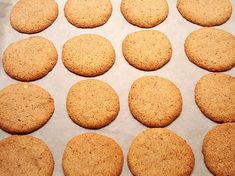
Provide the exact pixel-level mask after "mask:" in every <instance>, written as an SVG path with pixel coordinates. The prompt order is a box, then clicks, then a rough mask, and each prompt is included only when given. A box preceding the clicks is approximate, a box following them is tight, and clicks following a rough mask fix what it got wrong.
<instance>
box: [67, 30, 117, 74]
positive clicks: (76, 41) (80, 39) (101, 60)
mask: <svg viewBox="0 0 235 176" xmlns="http://www.w3.org/2000/svg"><path fill="white" fill-rule="evenodd" d="M62 55H63V56H62V57H63V63H64V65H65V67H67V68H68V69H69V70H70V71H71V72H73V73H76V74H79V75H82V76H97V75H101V74H103V73H105V72H106V71H108V70H109V69H110V68H111V67H112V66H113V64H114V62H115V51H114V48H113V46H112V44H111V43H110V42H109V41H108V40H107V39H105V38H103V37H101V36H99V35H94V34H85V35H80V36H77V37H74V38H72V39H70V40H68V41H67V42H66V43H65V44H64V47H63V54H62Z"/></svg>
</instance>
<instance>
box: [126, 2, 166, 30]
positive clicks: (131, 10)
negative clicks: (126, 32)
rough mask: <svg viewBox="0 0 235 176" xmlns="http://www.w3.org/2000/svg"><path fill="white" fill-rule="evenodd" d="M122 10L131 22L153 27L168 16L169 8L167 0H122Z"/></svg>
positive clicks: (136, 24)
mask: <svg viewBox="0 0 235 176" xmlns="http://www.w3.org/2000/svg"><path fill="white" fill-rule="evenodd" d="M121 12H122V15H123V16H124V18H125V19H126V20H127V21H128V22H129V23H131V24H133V25H135V26H138V27H142V28H151V27H154V26H157V25H158V24H160V23H162V22H163V21H164V20H165V19H166V18H167V16H168V13H169V8H168V4H167V1H166V0H122V3H121Z"/></svg>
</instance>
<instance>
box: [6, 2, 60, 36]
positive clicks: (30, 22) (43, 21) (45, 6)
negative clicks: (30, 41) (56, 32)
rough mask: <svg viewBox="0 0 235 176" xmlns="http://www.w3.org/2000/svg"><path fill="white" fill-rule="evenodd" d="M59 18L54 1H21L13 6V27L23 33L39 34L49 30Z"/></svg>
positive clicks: (11, 18) (11, 17) (11, 19)
mask: <svg viewBox="0 0 235 176" xmlns="http://www.w3.org/2000/svg"><path fill="white" fill-rule="evenodd" d="M57 16H58V5H57V3H56V2H55V1H54V0H19V1H17V3H16V4H15V5H14V6H13V8H12V11H11V16H10V21H11V26H12V27H13V28H14V29H15V30H17V31H18V32H22V33H28V34H32V33H37V32H41V31H43V30H44V29H46V28H48V27H49V26H50V25H51V24H52V23H53V22H54V21H55V19H56V18H57Z"/></svg>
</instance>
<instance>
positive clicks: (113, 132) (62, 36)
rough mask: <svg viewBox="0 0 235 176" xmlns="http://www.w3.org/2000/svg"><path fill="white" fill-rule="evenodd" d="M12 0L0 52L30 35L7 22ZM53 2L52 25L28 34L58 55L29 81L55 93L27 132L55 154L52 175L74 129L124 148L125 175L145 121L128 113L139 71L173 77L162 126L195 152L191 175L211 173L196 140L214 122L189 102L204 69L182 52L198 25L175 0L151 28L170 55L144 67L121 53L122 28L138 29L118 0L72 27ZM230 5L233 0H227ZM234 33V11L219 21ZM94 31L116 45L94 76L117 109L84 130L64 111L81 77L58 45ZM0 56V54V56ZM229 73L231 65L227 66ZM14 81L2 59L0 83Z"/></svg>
mask: <svg viewBox="0 0 235 176" xmlns="http://www.w3.org/2000/svg"><path fill="white" fill-rule="evenodd" d="M15 2H16V1H15V0H11V1H9V0H1V1H0V54H1V56H2V53H3V50H4V49H5V48H6V47H7V46H8V45H9V44H10V43H12V42H15V41H17V40H20V39H23V38H27V37H29V36H32V35H27V34H20V33H18V32H16V31H15V30H13V29H12V28H11V26H10V23H9V14H10V11H11V8H12V4H14V3H15ZM57 2H58V5H59V16H58V18H57V20H56V21H55V22H54V24H53V25H52V26H50V27H49V28H48V29H46V30H45V31H43V32H41V33H38V34H34V35H36V36H38V35H40V36H44V37H46V38H47V39H49V40H51V41H52V42H53V43H54V44H55V46H56V48H57V51H58V54H59V58H58V62H57V64H56V66H55V68H54V69H53V70H52V72H50V73H49V74H48V75H47V76H46V77H44V78H42V79H40V80H38V81H34V82H33V83H34V84H37V85H40V86H42V87H43V88H45V89H46V90H48V91H49V92H50V93H51V95H52V96H53V97H54V99H55V113H54V115H53V117H52V118H51V119H50V121H49V122H48V123H47V124H46V125H45V126H43V127H42V128H41V129H39V130H37V131H36V132H34V133H31V134H30V135H33V136H35V137H38V138H41V139H43V140H44V141H45V142H46V143H47V144H48V146H49V147H50V149H51V150H52V152H53V155H54V159H55V169H54V174H53V175H54V176H61V175H63V171H62V167H61V159H62V155H63V151H64V148H65V146H66V144H67V142H68V141H69V140H70V139H71V138H72V137H73V136H75V135H78V134H81V133H84V132H96V133H99V134H104V135H107V136H109V137H112V138H113V139H115V140H116V141H117V142H118V143H119V144H120V145H121V147H122V149H123V152H124V159H125V161H124V167H123V171H122V175H123V176H128V175H131V173H130V171H129V169H128V167H127V162H126V161H127V160H126V155H127V151H128V149H129V146H130V144H131V142H132V140H133V138H134V137H135V136H137V135H138V134H139V133H140V132H141V131H143V130H144V129H146V127H145V126H143V125H142V124H140V123H139V122H138V121H136V120H135V119H134V118H133V117H132V115H131V114H130V111H129V108H128V99H127V98H128V92H129V89H130V86H131V84H132V83H133V81H134V80H136V79H137V78H139V77H141V76H144V75H158V76H162V77H165V78H168V79H169V80H171V81H173V82H174V83H175V84H176V85H177V86H178V87H179V88H180V90H181V93H182V96H183V111H182V113H181V115H180V117H179V118H178V119H176V120H175V121H174V122H173V123H172V124H171V125H169V126H168V127H167V128H168V129H171V130H173V131H174V132H176V133H177V134H178V135H180V136H181V137H183V138H184V139H185V140H187V142H188V143H189V144H190V146H191V147H192V149H193V152H194V154H195V159H196V163H195V167H194V171H193V174H192V175H194V176H199V175H203V176H207V175H211V174H210V172H209V171H208V170H207V169H206V167H205V164H204V161H203V155H202V153H201V145H202V140H203V138H204V135H205V134H206V133H207V132H208V131H209V130H210V129H211V128H212V127H214V126H215V125H216V123H214V122H212V121H210V120H209V119H207V118H206V117H205V116H204V115H203V114H202V113H201V112H200V110H199V109H198V107H197V106H196V104H195V102H194V87H195V84H196V82H197V81H198V80H199V79H200V78H201V77H202V76H203V75H205V74H207V73H209V72H208V71H206V70H203V69H201V68H199V67H197V66H195V65H194V64H192V63H191V62H189V61H188V59H187V57H186V55H185V53H184V47H183V45H184V40H185V38H186V37H187V36H188V34H189V33H190V32H192V31H194V30H196V29H198V28H200V26H198V25H194V24H192V23H190V22H188V21H186V20H185V19H184V18H183V17H182V16H181V15H180V14H179V12H178V11H177V9H176V0H168V4H169V16H168V18H167V19H166V20H165V21H164V22H163V23H162V24H160V25H158V26H156V27H154V28H152V29H157V30H160V31H162V32H164V33H165V34H166V35H167V36H168V37H169V39H170V41H171V43H172V47H173V56H172V59H171V61H170V62H169V63H168V64H167V65H165V66H164V67H163V68H161V69H159V70H157V71H152V72H144V71H140V70H137V69H136V68H134V67H132V66H130V65H129V64H128V63H127V62H126V60H125V59H124V57H123V55H122V50H121V44H122V41H123V39H124V38H125V36H126V35H127V34H128V33H131V32H135V31H139V30H142V29H141V28H138V27H135V26H132V25H131V24H129V23H128V22H127V21H126V20H125V19H124V18H123V16H122V15H121V12H120V3H121V0H112V4H113V13H112V16H111V18H110V19H109V21H108V22H107V23H106V24H105V25H104V26H102V27H98V28H94V29H78V28H76V27H74V26H72V25H71V24H70V23H69V22H68V21H67V20H66V19H65V17H64V12H63V7H64V4H65V0H57ZM232 3H233V7H235V0H233V1H232ZM218 28H222V29H224V30H226V31H228V32H231V33H232V34H233V35H235V13H233V15H232V17H231V18H230V20H229V21H228V22H227V23H225V24H224V25H221V26H219V27H218ZM84 33H94V34H100V35H102V36H104V37H106V38H107V39H109V40H110V41H111V42H112V44H113V45H114V47H115V50H116V63H115V64H114V66H113V67H112V68H111V69H110V70H109V71H108V72H107V73H105V74H104V75H102V76H98V77H96V79H100V80H103V81H106V82H107V83H109V84H110V85H111V86H112V87H113V88H114V89H115V90H116V91H117V93H118V94H119V97H120V102H121V110H120V112H119V115H118V117H117V118H116V120H115V121H113V122H112V123H111V124H110V125H108V126H107V127H105V128H102V129H100V130H88V129H84V128H81V127H79V126H78V125H76V124H74V123H73V122H72V121H71V120H70V118H69V117H68V115H67V112H66V96H67V93H68V90H69V88H70V87H71V86H72V85H73V84H74V83H76V82H78V81H80V80H83V79H87V78H85V77H81V76H78V75H75V74H73V73H71V72H69V71H68V70H67V69H66V68H65V67H64V65H63V63H62V60H61V50H62V46H63V44H64V43H65V42H66V41H67V40H68V39H70V38H71V37H73V36H76V35H80V34H84ZM1 56H0V57H1ZM227 73H228V74H230V75H233V76H235V69H232V70H230V71H228V72H227ZM15 82H17V81H16V80H13V79H11V78H10V77H9V76H7V75H6V73H5V72H4V71H3V68H2V63H1V65H0V89H2V88H4V87H6V86H7V85H9V84H11V83H15ZM8 136H10V134H7V133H5V132H4V131H0V139H2V138H5V137H8Z"/></svg>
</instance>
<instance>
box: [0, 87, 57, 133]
mask: <svg viewBox="0 0 235 176" xmlns="http://www.w3.org/2000/svg"><path fill="white" fill-rule="evenodd" d="M53 113H54V100H53V98H52V97H51V95H50V94H49V93H48V92H47V91H46V90H44V89H43V88H41V87H39V86H37V85H34V84H31V83H16V84H12V85H10V86H7V87H6V88H4V89H2V90H1V91H0V127H1V129H2V130H4V131H7V132H9V133H13V134H14V133H16V134H25V133H31V132H33V131H35V130H37V129H39V128H40V127H42V126H43V125H44V124H45V123H46V122H47V121H48V120H49V119H50V118H51V116H52V114H53Z"/></svg>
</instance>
